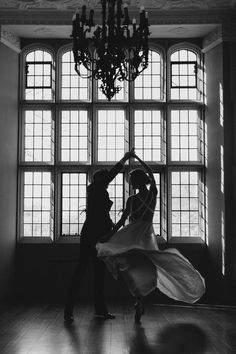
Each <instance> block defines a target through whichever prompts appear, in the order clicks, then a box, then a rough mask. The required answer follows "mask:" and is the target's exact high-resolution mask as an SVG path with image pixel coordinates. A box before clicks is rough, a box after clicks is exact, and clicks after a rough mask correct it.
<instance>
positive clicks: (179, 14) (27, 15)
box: [0, 8, 236, 25]
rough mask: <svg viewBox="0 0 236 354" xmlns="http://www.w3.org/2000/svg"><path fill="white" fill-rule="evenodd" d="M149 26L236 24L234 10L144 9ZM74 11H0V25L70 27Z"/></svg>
mask: <svg viewBox="0 0 236 354" xmlns="http://www.w3.org/2000/svg"><path fill="white" fill-rule="evenodd" d="M146 10H147V11H148V15H149V23H150V24H151V25H158V24H202V23H231V22H232V23H236V9H235V10H229V9H227V10H225V9H222V10H219V9H216V10H198V9H195V10H193V9H192V10H185V9H181V10H171V11H164V10H159V9H148V8H147V9H146ZM73 13H74V11H54V10H41V9H39V10H28V11H24V10H5V9H3V10H2V9H1V11H0V24H37V25H41V24H42V25H70V24H71V19H72V15H73ZM129 14H130V18H133V17H135V18H137V19H138V18H139V11H138V10H133V9H130V11H129ZM94 22H95V23H101V16H100V13H99V11H97V12H96V11H95V16H94Z"/></svg>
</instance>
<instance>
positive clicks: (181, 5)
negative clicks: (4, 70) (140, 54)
mask: <svg viewBox="0 0 236 354" xmlns="http://www.w3.org/2000/svg"><path fill="white" fill-rule="evenodd" d="M124 2H126V3H127V4H128V5H129V6H131V7H133V8H139V7H140V6H141V5H144V6H145V7H147V8H149V9H151V8H155V9H159V10H170V9H173V10H175V9H205V10H206V9H227V8H235V7H236V0H126V1H124ZM84 3H87V4H88V5H89V7H94V8H96V7H98V6H100V0H88V1H83V0H0V9H6V10H7V9H8V10H11V9H14V10H36V9H40V10H60V11H65V10H72V9H75V8H76V7H81V6H82V5H83V4H84Z"/></svg>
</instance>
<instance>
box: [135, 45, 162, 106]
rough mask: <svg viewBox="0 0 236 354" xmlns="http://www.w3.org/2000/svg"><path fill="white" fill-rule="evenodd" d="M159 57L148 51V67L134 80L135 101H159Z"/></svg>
mask: <svg viewBox="0 0 236 354" xmlns="http://www.w3.org/2000/svg"><path fill="white" fill-rule="evenodd" d="M161 67H162V65H161V56H160V54H159V53H157V52H154V51H152V50H150V51H149V64H148V67H147V68H146V69H145V70H144V71H143V72H142V73H141V74H140V75H139V76H138V77H137V78H136V79H135V80H134V98H135V99H136V100H142V99H144V100H160V99H161V98H162V97H161V87H162V84H161V80H162V75H163V74H162V72H161Z"/></svg>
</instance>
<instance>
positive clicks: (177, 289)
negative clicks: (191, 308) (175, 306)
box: [96, 190, 205, 303]
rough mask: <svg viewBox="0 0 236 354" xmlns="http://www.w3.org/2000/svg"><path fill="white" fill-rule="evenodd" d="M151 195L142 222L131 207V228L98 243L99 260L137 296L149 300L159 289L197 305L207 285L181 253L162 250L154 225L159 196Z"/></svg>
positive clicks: (172, 249) (173, 297)
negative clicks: (150, 294)
mask: <svg viewBox="0 0 236 354" xmlns="http://www.w3.org/2000/svg"><path fill="white" fill-rule="evenodd" d="M151 193H152V191H151V190H149V192H148V194H149V198H145V200H141V198H139V199H140V208H139V209H141V208H143V212H142V214H141V215H139V217H138V219H135V212H136V211H133V210H132V207H131V212H130V221H129V224H128V225H126V226H125V227H123V228H122V229H120V230H119V231H117V232H116V233H115V234H114V235H113V236H112V237H111V238H110V240H109V241H108V242H105V243H97V245H96V248H97V250H98V257H99V258H101V259H102V260H103V261H104V262H105V264H106V266H107V268H108V269H109V271H110V272H111V274H112V275H113V277H114V278H115V279H117V278H118V275H119V274H121V275H122V276H123V277H124V279H125V281H126V283H127V286H128V288H129V290H130V292H131V293H132V295H133V296H136V297H137V296H146V295H147V294H149V293H150V292H151V291H153V290H154V289H155V288H158V289H159V290H160V291H161V292H162V293H164V294H165V295H167V296H169V297H170V298H172V299H174V300H178V301H184V302H187V303H194V302H196V301H197V300H199V299H200V298H201V297H202V295H203V294H204V292H205V281H204V279H203V277H202V276H201V275H200V273H199V272H198V271H197V270H196V269H195V268H194V267H193V265H192V264H191V263H190V262H189V261H188V260H187V259H186V258H185V257H184V256H183V255H182V254H181V253H180V252H179V251H178V250H177V249H175V248H168V249H166V250H163V251H162V250H159V247H158V244H157V237H156V235H155V233H154V229H153V224H152V219H153V215H154V209H155V205H154V207H153V199H154V198H155V196H154V195H151ZM133 197H134V196H133ZM133 197H131V198H133ZM136 198H137V196H136ZM148 199H149V202H147V200H148ZM131 205H132V202H131ZM136 215H137V213H136ZM147 215H149V217H148V218H147V217H146V216H147Z"/></svg>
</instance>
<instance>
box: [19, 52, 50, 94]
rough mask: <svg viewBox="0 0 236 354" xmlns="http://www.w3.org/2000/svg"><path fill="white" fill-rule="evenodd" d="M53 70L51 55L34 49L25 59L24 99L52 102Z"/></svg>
mask: <svg viewBox="0 0 236 354" xmlns="http://www.w3.org/2000/svg"><path fill="white" fill-rule="evenodd" d="M53 90H54V68H53V59H52V55H51V54H50V53H49V52H48V51H46V50H43V49H34V50H31V51H30V52H28V53H27V55H26V57H25V99H26V100H52V98H53Z"/></svg>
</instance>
